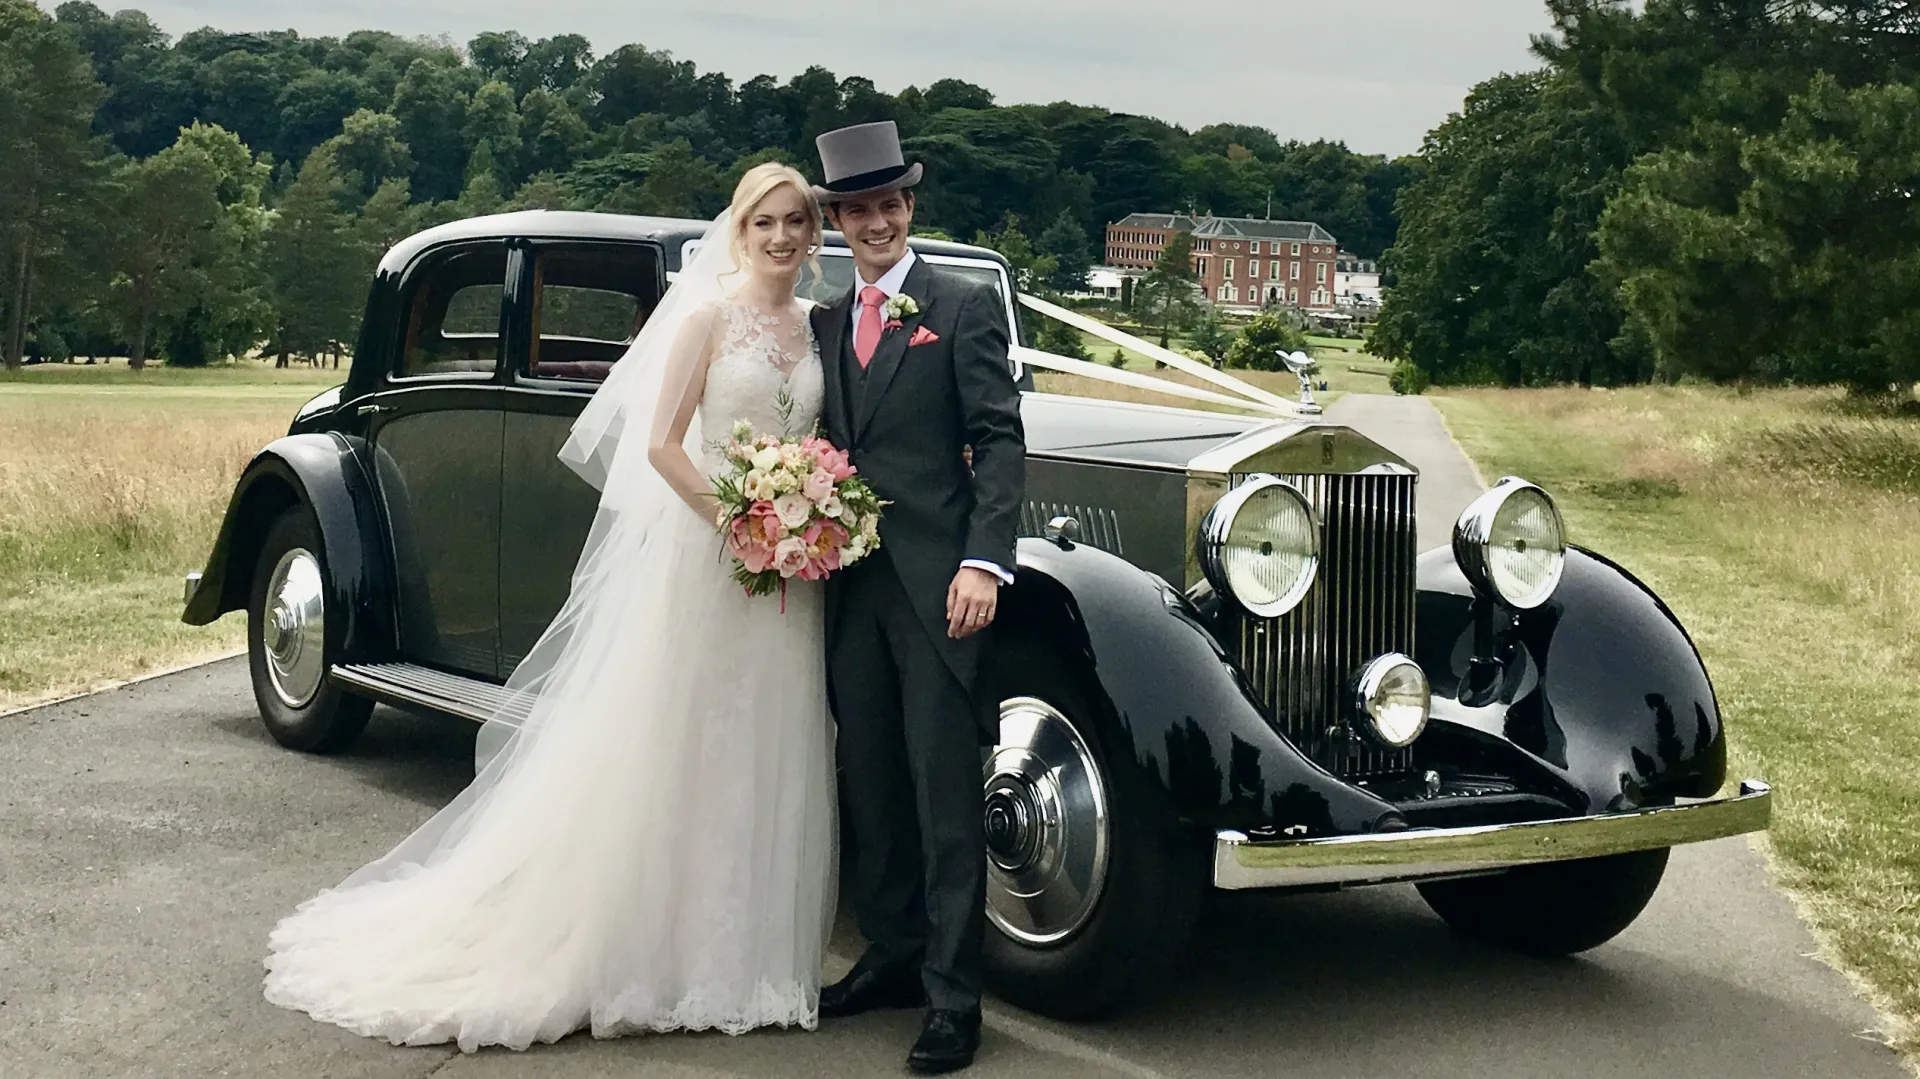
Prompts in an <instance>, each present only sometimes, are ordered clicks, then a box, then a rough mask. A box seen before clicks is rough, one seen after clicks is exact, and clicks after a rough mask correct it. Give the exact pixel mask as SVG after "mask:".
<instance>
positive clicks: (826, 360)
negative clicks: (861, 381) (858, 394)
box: [815, 289, 853, 449]
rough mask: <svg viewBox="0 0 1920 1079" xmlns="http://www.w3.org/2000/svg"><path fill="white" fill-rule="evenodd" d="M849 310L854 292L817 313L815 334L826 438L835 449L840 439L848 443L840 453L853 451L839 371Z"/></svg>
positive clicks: (849, 291)
mask: <svg viewBox="0 0 1920 1079" xmlns="http://www.w3.org/2000/svg"><path fill="white" fill-rule="evenodd" d="M852 310H853V290H852V289H848V290H847V291H846V292H844V293H842V294H841V295H840V297H839V298H838V299H836V300H834V301H833V302H832V303H830V304H828V305H826V306H825V307H823V308H821V309H820V322H819V326H818V329H817V330H816V331H815V334H816V336H817V338H818V340H819V343H820V376H821V379H822V380H823V382H824V384H825V388H826V398H827V399H826V402H825V406H826V410H827V434H828V436H829V437H830V438H831V439H832V441H834V442H835V444H836V445H837V444H839V442H840V441H841V440H842V439H844V440H845V441H846V442H847V443H848V444H847V445H845V446H841V447H840V448H841V449H851V448H852V435H853V424H852V422H851V421H852V418H851V417H849V416H848V415H847V395H846V387H845V386H844V385H843V384H842V372H841V369H840V352H841V350H842V349H844V348H845V347H846V341H847V320H848V319H850V318H852V317H853V316H852V313H851V312H852ZM836 421H837V422H836ZM843 432H844V434H843Z"/></svg>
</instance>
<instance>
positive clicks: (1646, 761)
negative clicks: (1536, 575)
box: [1415, 547, 1727, 813]
mask: <svg viewBox="0 0 1920 1079" xmlns="http://www.w3.org/2000/svg"><path fill="white" fill-rule="evenodd" d="M1419 587H1420V593H1419V601H1418V605H1417V607H1416V611H1417V620H1418V621H1417V625H1416V631H1415V641H1416V642H1417V648H1416V656H1415V658H1416V659H1417V660H1419V662H1420V665H1421V667H1423V668H1425V670H1426V672H1427V676H1428V678H1429V679H1430V680H1431V682H1432V685H1433V719H1434V723H1433V725H1432V726H1431V727H1430V728H1429V733H1428V735H1425V736H1423V737H1422V743H1423V746H1425V745H1426V744H1428V743H1429V742H1430V740H1431V741H1432V742H1433V743H1436V744H1438V745H1441V746H1444V744H1445V742H1446V740H1447V739H1448V738H1449V737H1453V738H1458V739H1463V740H1465V741H1468V742H1473V743H1478V744H1479V745H1480V746H1481V747H1483V748H1490V749H1491V750H1493V751H1494V752H1496V753H1500V754H1505V755H1508V756H1509V757H1510V759H1512V760H1513V761H1515V762H1516V763H1521V764H1523V765H1524V766H1525V767H1526V768H1528V769H1531V770H1534V771H1535V772H1537V773H1538V774H1541V775H1543V776H1547V777H1551V779H1552V781H1553V782H1554V785H1555V786H1557V787H1559V788H1560V791H1559V793H1561V794H1562V795H1563V796H1566V797H1567V798H1568V799H1569V800H1570V801H1572V802H1573V803H1574V804H1575V805H1576V806H1578V805H1580V803H1581V802H1584V803H1585V805H1584V809H1585V811H1586V812H1588V813H1599V812H1609V811H1618V810H1622V809H1632V808H1636V807H1638V806H1641V805H1644V804H1647V803H1649V802H1654V801H1658V800H1660V799H1663V798H1667V797H1672V796H1683V797H1706V796H1708V795H1711V794H1713V793H1715V792H1716V791H1718V790H1719V789H1720V786H1721V784H1722V782H1723V781H1724V780H1725V779H1726V768H1727V762H1726V739H1725V737H1724V735H1723V732H1722V730H1721V723H1720V709H1719V705H1718V703H1717V702H1716V701H1715V699H1714V694H1713V685H1712V683H1711V682H1710V681H1709V680H1708V678H1707V671H1706V666H1705V665H1704V664H1703V663H1702V662H1701V660H1700V654H1699V652H1698V651H1696V650H1695V648H1694V646H1693V641H1692V639H1691V638H1689V637H1688V636H1687V632H1686V630H1685V629H1684V628H1682V626H1681V625H1680V620H1679V619H1678V618H1676V617H1675V616H1674V614H1673V612H1672V611H1671V610H1669V609H1668V608H1667V605H1666V604H1664V603H1662V602H1661V601H1660V598H1659V597H1658V596H1655V595H1654V594H1653V592H1652V590H1650V589H1649V588H1647V586H1646V585H1644V584H1642V583H1641V582H1640V581H1639V580H1638V579H1637V578H1635V577H1634V576H1633V575H1632V574H1630V573H1628V572H1627V571H1626V570H1625V569H1622V568H1621V567H1620V566H1618V565H1616V564H1615V563H1613V562H1611V561H1609V560H1607V559H1606V558H1603V557H1601V556H1600V555H1597V554H1594V553H1593V552H1591V551H1587V550H1584V549H1581V548H1577V547H1576V548H1569V549H1568V551H1567V561H1566V570H1565V573H1564V575H1563V576H1562V578H1561V581H1560V586H1559V588H1558V589H1557V590H1556V591H1555V593H1554V596H1553V598H1552V599H1551V600H1549V601H1548V602H1547V603H1546V604H1544V605H1542V606H1541V607H1539V608H1537V609H1535V610H1532V611H1522V612H1519V614H1518V615H1517V616H1515V615H1509V614H1507V613H1505V612H1503V611H1501V610H1500V609H1498V608H1495V607H1492V606H1490V605H1489V603H1488V601H1487V600H1485V599H1481V598H1479V597H1477V596H1475V595H1474V591H1473V588H1472V586H1471V585H1469V584H1468V583H1467V581H1466V579H1465V578H1464V577H1463V576H1461V574H1460V570H1459V567H1458V566H1456V565H1455V564H1454V560H1453V555H1452V552H1451V551H1449V550H1447V549H1445V548H1439V549H1436V550H1433V551H1429V552H1427V553H1426V554H1424V555H1422V556H1421V558H1420V563H1419ZM1482 613H1486V614H1488V615H1490V616H1491V617H1492V618H1493V623H1492V624H1493V626H1494V629H1495V632H1494V635H1493V640H1494V643H1495V649H1494V655H1495V656H1496V657H1497V659H1498V663H1497V664H1496V665H1490V666H1489V667H1488V669H1487V670H1486V671H1484V672H1483V673H1482V675H1481V676H1480V677H1477V678H1476V677H1474V676H1473V674H1472V672H1470V670H1469V664H1470V661H1471V659H1472V657H1473V652H1474V619H1475V618H1476V617H1477V616H1480V615H1481V614H1482Z"/></svg>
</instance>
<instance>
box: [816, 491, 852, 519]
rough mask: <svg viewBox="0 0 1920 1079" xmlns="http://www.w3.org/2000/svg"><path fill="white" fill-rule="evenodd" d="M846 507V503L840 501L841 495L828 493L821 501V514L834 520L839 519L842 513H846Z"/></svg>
mask: <svg viewBox="0 0 1920 1079" xmlns="http://www.w3.org/2000/svg"><path fill="white" fill-rule="evenodd" d="M846 509H847V507H846V504H845V503H843V502H841V501H840V496H839V495H828V496H827V497H826V498H825V499H823V500H821V502H820V514H821V516H823V517H827V518H829V519H832V520H836V521H837V520H839V519H840V515H841V514H842V513H845V512H846Z"/></svg>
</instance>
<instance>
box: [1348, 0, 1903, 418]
mask: <svg viewBox="0 0 1920 1079" xmlns="http://www.w3.org/2000/svg"><path fill="white" fill-rule="evenodd" d="M1547 6H1548V8H1549V9H1550V11H1551V14H1552V17H1553V32H1552V33H1550V34H1547V35H1544V36H1542V37H1540V38H1539V39H1537V40H1536V41H1535V43H1534V51H1535V52H1536V54H1537V55H1538V56H1539V57H1540V58H1541V59H1542V60H1543V61H1544V67H1543V68H1542V69H1541V70H1539V71H1537V72H1533V73H1528V74H1519V75H1502V76H1500V77H1498V78H1494V79H1490V80H1488V81H1486V82H1484V83H1481V84H1480V85H1479V86H1477V87H1475V88H1474V90H1473V92H1472V94H1471V95H1470V97H1469V98H1468V100H1467V103H1466V107H1465V109H1464V110H1463V111H1462V112H1461V113H1459V114H1457V115H1455V116H1453V117H1451V118H1450V119H1448V120H1447V121H1446V122H1445V123H1443V124H1441V125H1440V126H1439V127H1438V128H1436V129H1435V130H1434V131H1433V132H1431V133H1430V134H1429V135H1428V136H1427V139H1426V141H1425V144H1424V146H1423V148H1422V152H1421V155H1420V156H1421V161H1422V168H1421V170H1420V175H1419V177H1418V179H1416V180H1415V181H1414V182H1413V183H1412V184H1411V185H1410V186H1409V187H1407V189H1406V190H1405V191H1403V192H1402V193H1401V195H1400V201H1399V207H1398V209H1399V218H1400V229H1399V233H1398V237H1397V239H1396V241H1395V243H1394V244H1393V246H1392V247H1391V249H1390V250H1389V251H1388V252H1387V255H1386V260H1387V263H1388V264H1389V265H1390V266H1391V268H1392V270H1393V272H1394V274H1395V281H1394V287H1393V289H1392V290H1391V291H1390V292H1389V294H1388V296H1387V299H1386V302H1385V305H1384V307H1383V309H1382V312H1381V316H1380V320H1379V323H1378V326H1377V328H1376V330H1375V331H1374V333H1373V336H1372V344H1373V347H1374V349H1375V350H1376V351H1378V352H1379V353H1381V354H1383V355H1385V356H1387V357H1389V358H1393V359H1397V360H1399V361H1402V362H1403V363H1404V364H1407V365H1410V366H1411V367H1413V368H1417V369H1418V371H1419V372H1420V373H1421V375H1423V376H1430V377H1431V378H1432V379H1433V380H1434V381H1436V382H1442V383H1447V382H1451V383H1468V382H1490V383H1500V384H1506V385H1533V384H1542V383H1553V382H1579V383H1587V384H1600V385H1612V384H1620V383H1630V382H1641V381H1648V380H1655V379H1661V380H1673V379H1679V378H1683V377H1696V378H1704V379H1710V380H1714V381H1743V382H1795V383H1823V384H1830V383H1840V384H1845V385H1847V386H1849V387H1851V388H1853V389H1854V390H1856V391H1858V392H1861V393H1868V394H1879V393H1885V392H1887V391H1888V390H1889V388H1890V387H1895V386H1899V387H1905V386H1907V385H1910V384H1911V383H1912V382H1914V381H1915V380H1916V379H1920V198H1916V193H1917V192H1920V6H1915V5H1911V4H1909V3H1906V2H1904V0H1644V2H1643V3H1627V2H1625V0H1548V4H1547Z"/></svg>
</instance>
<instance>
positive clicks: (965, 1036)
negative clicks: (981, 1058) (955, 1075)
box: [907, 1008, 980, 1075]
mask: <svg viewBox="0 0 1920 1079" xmlns="http://www.w3.org/2000/svg"><path fill="white" fill-rule="evenodd" d="M979 1051H980V1013H979V1012H957V1011H950V1010H948V1009H946V1008H935V1009H933V1010H932V1011H929V1012H928V1013H927V1018H926V1022H924V1023H923V1024H921V1027H920V1040H919V1041H916V1042H914V1043H913V1051H912V1052H910V1053H908V1054H907V1067H909V1068H912V1069H913V1070H914V1071H917V1072H919V1073H920V1074H922V1075H938V1074H940V1073H941V1072H951V1071H959V1070H960V1069H961V1068H964V1067H966V1066H967V1065H969V1064H971V1063H973V1054H975V1053H977V1052H979Z"/></svg>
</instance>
